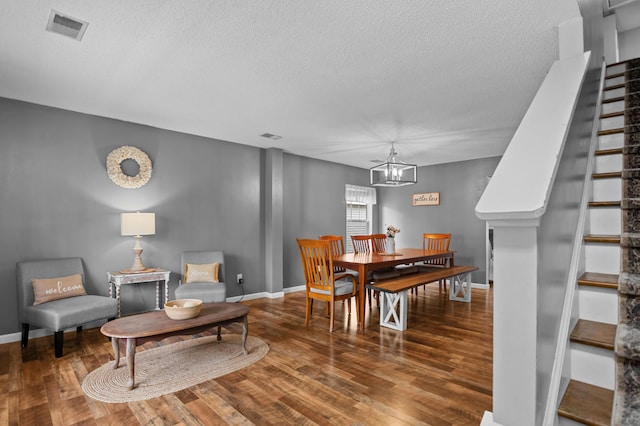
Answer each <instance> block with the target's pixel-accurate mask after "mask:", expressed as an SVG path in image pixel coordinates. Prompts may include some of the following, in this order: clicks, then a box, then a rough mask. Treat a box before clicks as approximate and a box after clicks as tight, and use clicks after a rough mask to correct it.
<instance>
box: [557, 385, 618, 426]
mask: <svg viewBox="0 0 640 426" xmlns="http://www.w3.org/2000/svg"><path fill="white" fill-rule="evenodd" d="M612 407H613V391H612V390H609V389H604V388H601V387H599V386H594V385H590V384H588V383H583V382H579V381H577V380H571V381H570V382H569V386H568V387H567V390H566V392H565V393H564V396H563V397H562V401H561V402H560V406H559V407H558V414H559V415H561V416H563V417H566V418H568V419H571V420H574V421H576V422H580V423H584V424H585V425H592V426H609V425H610V424H611V411H612Z"/></svg>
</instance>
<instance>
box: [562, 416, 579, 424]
mask: <svg viewBox="0 0 640 426" xmlns="http://www.w3.org/2000/svg"><path fill="white" fill-rule="evenodd" d="M558 426H584V423H578V422H574V421H573V420H571V419H568V418H566V417H562V416H558Z"/></svg>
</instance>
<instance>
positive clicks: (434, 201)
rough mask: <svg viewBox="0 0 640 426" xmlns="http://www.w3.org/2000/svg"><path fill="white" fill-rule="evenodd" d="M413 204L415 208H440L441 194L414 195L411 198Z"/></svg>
mask: <svg viewBox="0 0 640 426" xmlns="http://www.w3.org/2000/svg"><path fill="white" fill-rule="evenodd" d="M411 204H412V205H414V206H439V205H440V193H439V192H426V193H424V194H413V195H412V196H411Z"/></svg>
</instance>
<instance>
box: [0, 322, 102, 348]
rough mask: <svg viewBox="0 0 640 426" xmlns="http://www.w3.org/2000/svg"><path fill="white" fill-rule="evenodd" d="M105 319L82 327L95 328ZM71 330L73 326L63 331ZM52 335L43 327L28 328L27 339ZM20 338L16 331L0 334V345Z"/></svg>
mask: <svg viewBox="0 0 640 426" xmlns="http://www.w3.org/2000/svg"><path fill="white" fill-rule="evenodd" d="M106 322H107V321H106V320H104V321H93V322H90V323H88V324H83V326H82V328H86V329H89V328H96V327H102V325H103V324H104V323H106ZM72 331H76V328H75V327H72V328H68V329H66V330H65V331H64V332H65V333H69V332H72ZM52 335H53V331H51V330H47V329H44V328H36V329H33V330H29V339H35V338H37V337H45V336H52ZM20 340H22V333H21V332H19V331H18V332H17V333H9V334H3V335H0V345H1V344H3V343H13V342H19V341H20Z"/></svg>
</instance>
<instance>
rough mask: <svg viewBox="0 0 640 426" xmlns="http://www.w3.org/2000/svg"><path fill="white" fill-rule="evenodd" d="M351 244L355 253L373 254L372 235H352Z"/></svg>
mask: <svg viewBox="0 0 640 426" xmlns="http://www.w3.org/2000/svg"><path fill="white" fill-rule="evenodd" d="M351 244H352V245H353V251H354V253H371V247H372V237H371V235H352V236H351Z"/></svg>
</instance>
